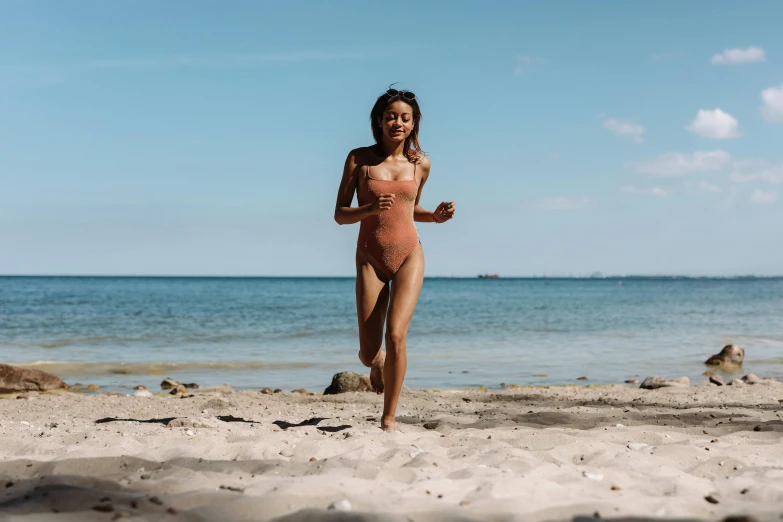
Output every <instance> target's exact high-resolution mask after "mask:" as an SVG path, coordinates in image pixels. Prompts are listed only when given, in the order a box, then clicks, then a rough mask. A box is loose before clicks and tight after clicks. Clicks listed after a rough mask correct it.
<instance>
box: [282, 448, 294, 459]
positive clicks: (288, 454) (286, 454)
mask: <svg viewBox="0 0 783 522" xmlns="http://www.w3.org/2000/svg"><path fill="white" fill-rule="evenodd" d="M280 455H282V456H283V457H293V456H294V452H293V451H291V450H290V449H288V448H285V449H284V450H283V451H281V452H280Z"/></svg>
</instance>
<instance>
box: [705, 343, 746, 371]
mask: <svg viewBox="0 0 783 522" xmlns="http://www.w3.org/2000/svg"><path fill="white" fill-rule="evenodd" d="M744 360H745V350H743V349H742V348H740V347H739V346H737V345H736V344H727V345H726V346H724V347H723V349H722V350H721V351H720V353H716V354H715V355H712V356H710V358H709V359H707V360H706V361H704V364H706V365H707V366H713V367H716V368H725V369H731V368H739V367H741V366H742V361H744Z"/></svg>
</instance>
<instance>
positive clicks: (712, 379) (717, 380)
mask: <svg viewBox="0 0 783 522" xmlns="http://www.w3.org/2000/svg"><path fill="white" fill-rule="evenodd" d="M710 382H711V383H712V384H717V385H718V386H723V385H724V384H725V383H724V382H723V377H721V376H720V375H711V376H710Z"/></svg>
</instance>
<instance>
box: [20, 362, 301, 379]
mask: <svg viewBox="0 0 783 522" xmlns="http://www.w3.org/2000/svg"><path fill="white" fill-rule="evenodd" d="M17 366H21V367H23V368H33V369H36V370H41V371H45V372H48V373H52V374H55V375H57V376H59V377H68V376H75V375H164V374H169V373H174V372H184V371H197V370H212V371H221V372H224V371H241V370H252V369H262V368H263V369H276V370H289V369H297V368H310V367H312V366H315V365H314V364H311V363H297V362H291V363H283V362H259V361H247V362H219V363H195V362H191V363H167V362H160V363H112V362H99V363H85V362H66V361H34V362H30V363H23V364H17Z"/></svg>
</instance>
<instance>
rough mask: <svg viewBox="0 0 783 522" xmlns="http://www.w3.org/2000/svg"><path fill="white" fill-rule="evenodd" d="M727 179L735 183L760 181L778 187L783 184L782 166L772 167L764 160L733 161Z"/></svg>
mask: <svg viewBox="0 0 783 522" xmlns="http://www.w3.org/2000/svg"><path fill="white" fill-rule="evenodd" d="M729 179H731V181H733V182H735V183H748V182H750V181H761V182H764V183H769V184H770V185H779V184H781V183H783V164H778V165H773V164H772V163H770V162H768V161H766V160H751V161H735V162H734V171H733V172H732V173H731V175H730V176H729Z"/></svg>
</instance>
